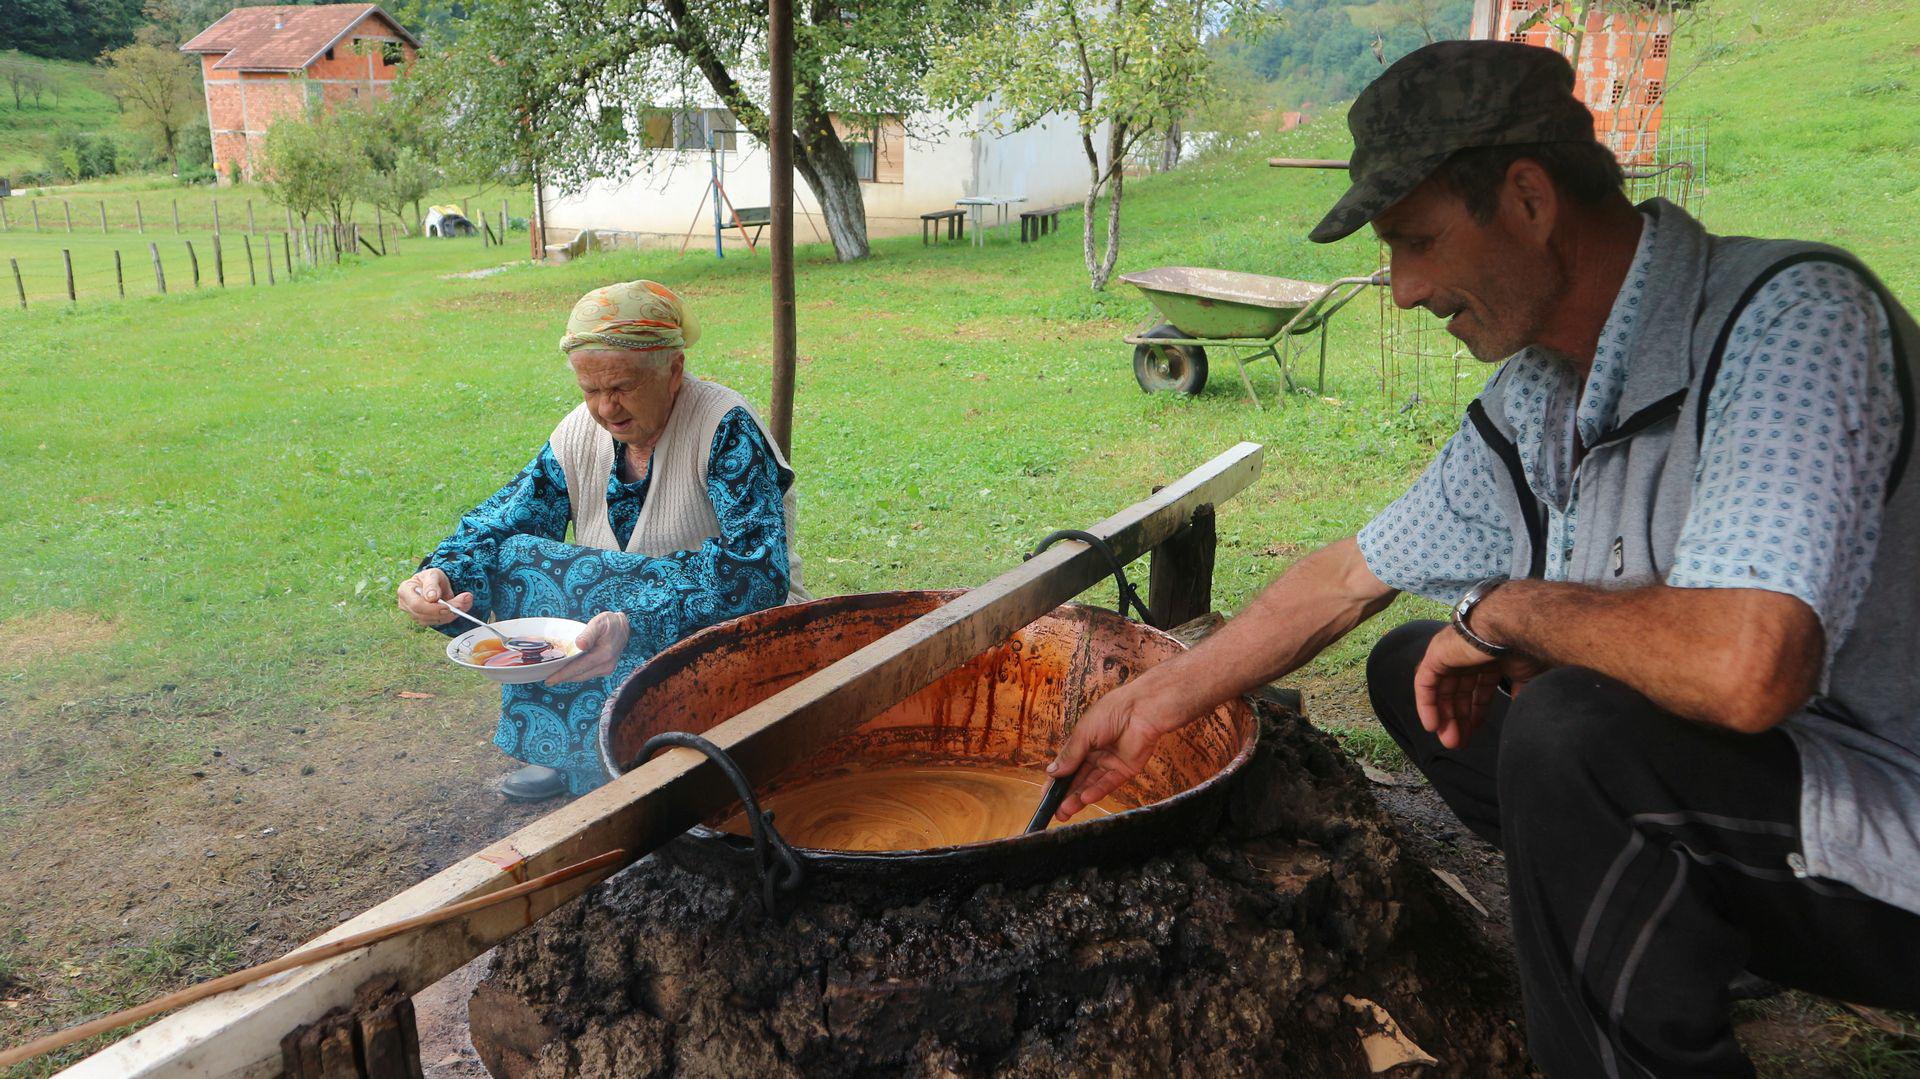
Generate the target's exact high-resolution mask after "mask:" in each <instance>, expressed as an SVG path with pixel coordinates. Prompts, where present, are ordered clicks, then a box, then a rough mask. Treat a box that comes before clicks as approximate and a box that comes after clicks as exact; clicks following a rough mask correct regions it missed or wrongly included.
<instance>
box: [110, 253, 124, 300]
mask: <svg viewBox="0 0 1920 1079" xmlns="http://www.w3.org/2000/svg"><path fill="white" fill-rule="evenodd" d="M113 287H114V288H116V289H119V290H120V298H121V299H123V300H124V299H126V298H127V274H126V271H125V270H124V269H122V268H121V266H120V249H119V248H117V247H116V248H114V249H113Z"/></svg>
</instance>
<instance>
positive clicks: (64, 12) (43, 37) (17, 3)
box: [0, 0, 141, 60]
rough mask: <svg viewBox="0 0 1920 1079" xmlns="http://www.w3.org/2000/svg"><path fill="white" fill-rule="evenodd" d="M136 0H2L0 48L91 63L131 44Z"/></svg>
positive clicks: (136, 20)
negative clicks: (114, 49)
mask: <svg viewBox="0 0 1920 1079" xmlns="http://www.w3.org/2000/svg"><path fill="white" fill-rule="evenodd" d="M140 22H141V16H140V0H0V49H19V50H20V51H21V52H24V53H27V54H28V55H31V56H41V57H47V58H51V59H59V60H89V59H92V58H93V57H94V56H95V55H97V54H98V53H100V52H101V51H103V50H106V49H112V48H117V47H119V46H121V45H125V44H127V43H128V42H130V41H132V40H133V35H134V30H135V29H136V28H137V27H139V25H140Z"/></svg>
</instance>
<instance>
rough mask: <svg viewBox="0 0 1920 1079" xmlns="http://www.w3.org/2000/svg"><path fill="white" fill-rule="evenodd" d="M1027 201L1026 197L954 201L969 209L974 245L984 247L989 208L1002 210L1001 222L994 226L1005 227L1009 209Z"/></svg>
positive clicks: (977, 197) (977, 196)
mask: <svg viewBox="0 0 1920 1079" xmlns="http://www.w3.org/2000/svg"><path fill="white" fill-rule="evenodd" d="M1025 201H1027V197H1026V196H1025V195H968V196H967V197H966V198H962V199H954V200H953V204H954V205H955V206H965V207H966V208H967V222H968V224H970V225H972V226H973V245H974V246H975V247H984V246H986V243H987V228H988V225H987V207H989V206H997V207H999V208H1000V213H999V220H997V221H995V222H994V224H995V225H1004V224H1006V223H1007V211H1008V208H1009V207H1011V206H1012V205H1013V204H1014V203H1016V202H1025Z"/></svg>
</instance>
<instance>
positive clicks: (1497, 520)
mask: <svg viewBox="0 0 1920 1079" xmlns="http://www.w3.org/2000/svg"><path fill="white" fill-rule="evenodd" d="M1643 220H1644V222H1645V224H1644V225H1643V227H1642V229H1641V234H1640V243H1639V246H1638V248H1637V249H1636V250H1635V252H1634V257H1633V261H1632V263H1631V265H1630V267H1629V269H1628V271H1627V277H1626V280H1625V282H1624V283H1623V284H1622V285H1621V288H1620V293H1619V295H1618V296H1617V297H1616V298H1615V300H1614V304H1613V308H1612V310H1611V311H1610V312H1609V313H1608V316H1607V321H1606V324H1605V325H1604V327H1603V328H1602V330H1601V333H1600V341H1599V345H1598V347H1597V348H1596V350H1595V352H1594V361H1593V368H1592V371H1591V372H1590V373H1589V375H1588V377H1587V382H1586V384H1585V386H1584V387H1577V386H1576V385H1575V379H1574V376H1573V375H1572V373H1571V372H1569V371H1568V370H1567V369H1566V367H1565V366H1564V364H1562V363H1560V362H1557V361H1555V360H1553V359H1552V358H1550V357H1548V356H1546V355H1544V354H1542V353H1540V352H1539V351H1538V350H1535V349H1532V348H1528V349H1524V350H1522V351H1521V352H1519V353H1518V354H1516V355H1514V356H1513V357H1512V358H1510V359H1508V360H1507V361H1506V363H1507V365H1508V366H1510V367H1513V368H1514V370H1512V371H1511V372H1509V373H1508V375H1507V378H1508V379H1509V380H1510V381H1509V390H1508V393H1509V395H1510V396H1509V397H1508V407H1507V416H1508V419H1509V421H1510V422H1511V424H1512V427H1513V434H1514V444H1515V448H1516V449H1517V450H1518V452H1519V455H1520V462H1521V467H1522V471H1523V472H1524V473H1525V475H1526V479H1527V486H1528V487H1530V488H1531V489H1532V491H1533V493H1534V495H1535V496H1536V497H1537V498H1538V499H1539V500H1540V502H1541V504H1542V505H1543V506H1545V507H1546V511H1547V540H1546V545H1547V550H1546V571H1545V577H1546V579H1548V580H1565V579H1567V573H1568V565H1569V563H1570V561H1571V555H1572V551H1573V540H1574V534H1575V529H1576V527H1577V525H1578V521H1579V500H1578V486H1577V484H1576V483H1575V482H1574V480H1575V477H1576V475H1577V471H1576V469H1575V467H1574V460H1575V443H1574V441H1573V440H1574V438H1575V436H1576V433H1577V435H1578V437H1579V438H1580V439H1581V440H1582V443H1583V444H1591V443H1593V442H1594V441H1596V440H1598V439H1599V438H1600V437H1601V436H1602V435H1604V434H1605V433H1606V432H1607V431H1608V430H1609V429H1611V428H1612V427H1613V425H1614V423H1615V421H1616V420H1617V419H1618V417H1617V415H1616V413H1617V410H1618V407H1619V403H1620V396H1621V393H1622V391H1623V390H1624V389H1625V387H1626V381H1627V369H1628V365H1629V363H1631V357H1630V356H1629V354H1628V349H1627V345H1628V343H1629V342H1630V341H1631V340H1632V332H1631V331H1632V329H1633V326H1634V324H1635V320H1636V318H1637V316H1638V314H1639V310H1640V305H1641V301H1642V299H1643V297H1644V296H1645V293H1646V288H1647V279H1648V273H1649V269H1650V267H1651V263H1652V259H1651V253H1652V247H1653V235H1654V230H1655V221H1654V219H1653V218H1652V217H1650V216H1645V215H1643ZM1576 392H1577V394H1578V396H1577V398H1576ZM1576 401H1577V403H1576ZM1900 428H1901V406H1900V398H1899V395H1898V390H1897V385H1896V382H1895V375H1894V356H1893V334H1892V328H1891V326H1890V325H1889V322H1888V319H1887V313H1886V309H1885V308H1884V307H1882V306H1881V304H1880V301H1879V298H1878V297H1877V296H1875V295H1874V293H1873V290H1872V288H1870V287H1869V286H1868V285H1867V283H1866V282H1865V281H1863V280H1861V278H1860V277H1859V275H1857V274H1855V273H1854V272H1853V271H1852V270H1850V269H1847V268H1846V267H1843V266H1839V265H1836V264H1834V263H1830V262H1818V261H1814V262H1801V263H1797V264H1795V265H1793V266H1790V267H1788V268H1787V269H1785V270H1782V271H1781V272H1779V273H1777V274H1775V275H1774V276H1773V277H1772V278H1771V279H1770V280H1768V281H1767V283H1766V284H1765V285H1763V286H1762V287H1761V288H1760V289H1759V291H1758V292H1757V293H1756V294H1755V295H1754V298H1753V300H1752V302H1751V303H1749V304H1748V305H1747V307H1746V309H1745V310H1744V311H1743V312H1742V313H1741V314H1740V316H1739V318H1738V319H1736V320H1735V322H1734V325H1733V329H1732V331H1731V333H1730V335H1729V337H1728V340H1727V345H1726V349H1725V351H1724V353H1723V355H1722V357H1721V366H1720V371H1719V374H1718V376H1717V377H1716V379H1715V381H1714V383H1713V388H1712V390H1711V392H1710V393H1709V395H1708V398H1707V414H1706V424H1705V427H1704V429H1703V431H1702V438H1701V450H1700V460H1699V464H1698V465H1697V466H1696V472H1695V475H1694V485H1693V499H1692V502H1691V504H1690V506H1689V508H1688V511H1687V517H1686V521H1685V522H1684V524H1683V526H1682V528H1681V533H1680V538H1679V541H1678V544H1677V546H1676V548H1675V550H1674V555H1673V565H1672V568H1671V569H1670V570H1669V571H1668V574H1667V584H1669V585H1673V586H1676V587H1681V588H1761V589H1766V590H1768V591H1773V592H1781V593H1785V594H1787V595H1790V596H1795V597H1797V598H1799V599H1800V600H1801V601H1803V602H1804V603H1806V604H1807V605H1808V606H1809V607H1811V608H1812V609H1813V611H1814V613H1815V614H1816V615H1817V616H1819V618H1820V622H1821V625H1822V627H1823V628H1824V629H1825V631H1826V638H1827V658H1828V659H1829V660H1831V658H1832V656H1833V654H1834V652H1836V651H1838V650H1839V647H1840V644H1841V642H1842V641H1843V640H1844V639H1845V637H1846V634H1847V631H1848V630H1849V629H1850V628H1851V627H1852V624H1853V617H1854V612H1855V610H1856V608H1857V606H1858V603H1859V597H1860V596H1861V595H1862V594H1863V593H1864V592H1865V590H1866V588H1867V584H1868V579H1869V577H1870V576H1871V574H1872V569H1873V555H1874V552H1875V550H1876V549H1877V547H1878V544H1879V538H1880V515H1881V509H1882V503H1883V501H1884V494H1885V489H1886V480H1887V475H1888V471H1889V469H1890V467H1891V465H1892V462H1893V458H1894V455H1895V451H1896V449H1897V447H1898V443H1899V436H1900ZM1504 475H1505V471H1504V469H1503V467H1502V466H1501V464H1500V462H1499V459H1498V458H1497V457H1495V455H1494V453H1493V451H1492V449H1491V448H1490V447H1488V446H1487V444H1486V442H1485V441H1484V440H1483V439H1481V437H1480V434H1479V432H1478V430H1476V429H1475V428H1474V426H1473V425H1472V423H1471V422H1462V424H1461V426H1460V429H1459V431H1457V432H1456V433H1455V434H1454V435H1453V437H1452V438H1450V439H1448V440H1447V443H1446V445H1445V446H1443V447H1441V450H1440V453H1439V456H1438V457H1436V458H1435V459H1434V461H1433V462H1432V463H1431V464H1429V465H1428V467H1427V469H1426V471H1425V472H1423V473H1422V474H1421V476H1420V478H1419V479H1418V480H1416V481H1415V482H1414V485H1413V486H1412V487H1411V488H1410V489H1409V490H1408V491H1407V492H1406V493H1405V494H1403V495H1401V496H1400V498H1398V499H1396V500H1395V501H1394V502H1393V503H1392V504H1391V505H1389V506H1388V507H1387V508H1386V509H1385V510H1383V511H1382V512H1381V513H1380V515H1379V516H1377V517H1375V518H1374V519H1373V520H1372V521H1371V522H1369V523H1368V524H1367V526H1366V527H1365V528H1363V529H1361V531H1360V535H1359V537H1358V540H1359V545H1360V551H1361V554H1362V555H1363V556H1364V557H1365V558H1366V560H1367V567H1368V568H1369V569H1370V570H1372V571H1373V574H1374V576H1376V577H1378V578H1379V579H1380V580H1381V581H1382V582H1383V583H1385V584H1387V585H1389V586H1391V587H1393V588H1396V589H1399V590H1401V591H1406V592H1413V593H1415V594H1417V595H1421V596H1426V597H1429V598H1432V599H1439V600H1443V601H1445V602H1449V603H1451V602H1453V601H1455V600H1457V599H1458V598H1459V597H1460V595H1461V594H1462V593H1464V592H1465V591H1466V589H1467V588H1468V587H1469V586H1470V585H1472V584H1473V583H1474V582H1475V581H1478V580H1482V579H1484V578H1487V577H1498V576H1511V575H1512V574H1513V573H1514V572H1515V569H1514V567H1512V566H1511V565H1509V563H1510V561H1511V559H1512V552H1513V546H1514V544H1513V536H1512V532H1511V530H1510V526H1509V523H1508V522H1507V521H1506V520H1505V519H1504V516H1503V514H1502V512H1501V510H1500V509H1499V503H1498V502H1497V501H1496V497H1495V496H1496V491H1497V486H1496V485H1497V484H1499V483H1502V482H1504Z"/></svg>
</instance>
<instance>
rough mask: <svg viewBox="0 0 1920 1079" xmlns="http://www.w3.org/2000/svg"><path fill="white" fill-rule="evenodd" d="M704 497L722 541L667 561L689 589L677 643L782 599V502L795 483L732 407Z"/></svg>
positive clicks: (719, 432) (716, 439)
mask: <svg viewBox="0 0 1920 1079" xmlns="http://www.w3.org/2000/svg"><path fill="white" fill-rule="evenodd" d="M712 451H713V452H712V455H711V458H710V460H709V461H708V463H707V497H708V499H709V500H711V501H712V503H713V514H714V516H715V517H717V518H718V519H719V521H720V535H719V536H718V537H716V538H714V539H710V540H707V541H706V542H705V543H702V544H701V545H700V549H699V550H697V551H681V552H679V553H677V554H673V555H670V556H668V558H669V559H670V560H671V561H673V562H676V563H678V565H679V569H680V572H681V573H682V574H683V575H684V579H685V581H686V583H687V585H688V586H689V588H690V592H689V594H688V596H687V597H686V601H685V603H684V606H683V610H684V612H685V615H686V621H687V624H686V627H685V628H684V629H683V630H682V631H681V633H680V634H679V635H678V636H685V635H686V634H688V633H691V632H693V631H694V630H696V629H703V628H705V627H707V626H710V625H713V624H715V623H718V622H724V621H726V620H727V619H729V618H737V617H739V616H740V615H743V614H750V613H752V612H754V611H761V610H765V609H767V608H768V607H777V606H779V605H780V604H782V603H785V602H786V600H787V589H788V578H789V574H790V570H789V568H788V562H787V540H788V537H787V516H786V508H785V506H784V504H783V503H782V501H781V499H782V497H783V496H784V494H785V492H786V489H787V487H788V486H790V485H791V484H792V483H793V473H792V472H790V471H788V470H787V469H786V468H784V467H782V466H781V464H780V462H779V461H778V460H777V459H776V458H775V457H774V455H773V449H772V447H771V446H769V445H768V444H767V440H766V436H765V435H763V434H761V432H760V425H759V424H758V423H756V422H754V419H753V417H752V416H751V415H750V414H748V412H747V410H746V409H743V408H736V409H734V410H732V411H731V412H728V413H727V414H726V415H725V416H724V417H722V418H721V420H720V426H719V427H718V428H717V429H716V430H715V431H714V433H713V447H712Z"/></svg>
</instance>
